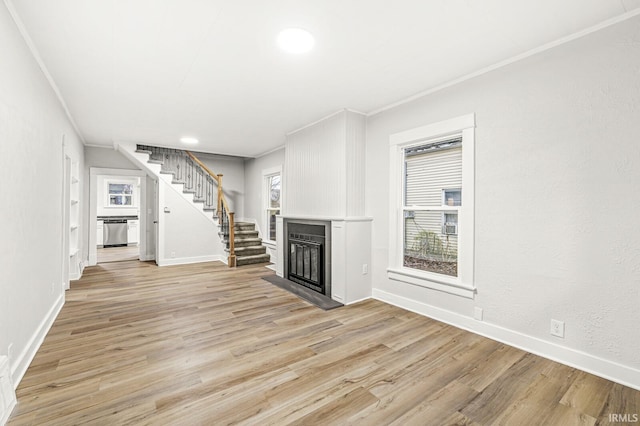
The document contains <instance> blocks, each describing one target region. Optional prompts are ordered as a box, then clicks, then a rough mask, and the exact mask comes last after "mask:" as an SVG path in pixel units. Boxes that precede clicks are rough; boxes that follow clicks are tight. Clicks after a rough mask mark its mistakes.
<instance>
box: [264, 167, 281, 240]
mask: <svg viewBox="0 0 640 426" xmlns="http://www.w3.org/2000/svg"><path fill="white" fill-rule="evenodd" d="M276 170H277V171H276ZM280 175H281V173H280V169H279V168H278V169H273V170H267V171H263V176H264V181H265V192H264V197H263V199H264V200H265V201H264V202H265V230H266V235H267V242H269V241H270V242H275V241H276V216H277V215H279V214H280V205H281V201H282V191H281V188H282V182H281V176H280Z"/></svg>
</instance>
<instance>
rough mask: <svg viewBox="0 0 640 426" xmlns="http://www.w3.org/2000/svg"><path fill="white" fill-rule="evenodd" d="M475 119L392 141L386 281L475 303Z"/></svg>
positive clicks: (416, 131)
mask: <svg viewBox="0 0 640 426" xmlns="http://www.w3.org/2000/svg"><path fill="white" fill-rule="evenodd" d="M473 128H474V116H473V115H468V116H463V117H458V118H455V119H452V120H447V121H444V122H440V123H435V124H431V125H427V126H423V127H420V128H417V129H412V130H408V131H406V132H402V133H398V134H395V135H392V136H391V162H392V164H391V173H392V176H391V182H392V188H391V191H390V192H391V204H392V208H393V213H392V220H391V223H392V224H391V229H390V237H391V254H390V265H389V269H388V271H389V278H391V279H393V280H397V281H403V282H408V283H411V284H416V285H421V286H425V287H429V288H433V289H437V290H442V291H446V292H449V293H453V294H458V295H461V296H466V297H473V294H474V290H475V289H474V284H473V204H474V181H473V177H474V141H473V139H474V138H473V136H474V135H473Z"/></svg>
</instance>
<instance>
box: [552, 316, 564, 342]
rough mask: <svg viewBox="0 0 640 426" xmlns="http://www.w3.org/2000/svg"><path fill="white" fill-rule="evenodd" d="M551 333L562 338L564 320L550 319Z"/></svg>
mask: <svg viewBox="0 0 640 426" xmlns="http://www.w3.org/2000/svg"><path fill="white" fill-rule="evenodd" d="M551 335H552V336H556V337H561V338H563V339H564V321H558V320H555V319H552V320H551Z"/></svg>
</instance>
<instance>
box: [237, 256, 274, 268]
mask: <svg viewBox="0 0 640 426" xmlns="http://www.w3.org/2000/svg"><path fill="white" fill-rule="evenodd" d="M269 262H271V256H269V255H268V254H257V255H255V256H237V255H236V266H242V265H253V264H255V263H269Z"/></svg>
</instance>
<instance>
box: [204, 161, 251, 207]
mask: <svg viewBox="0 0 640 426" xmlns="http://www.w3.org/2000/svg"><path fill="white" fill-rule="evenodd" d="M195 155H196V156H197V157H198V159H199V160H200V161H202V162H203V163H204V164H205V165H206V166H207V167H208V168H209V170H211V171H212V172H213V173H216V174H222V175H223V176H222V190H223V192H224V196H225V198H226V199H227V202H228V203H229V208H230V209H231V211H233V212H234V213H235V216H236V217H244V202H245V201H244V198H245V194H244V158H242V157H231V156H226V155H214V154H205V153H200V152H197V153H195Z"/></svg>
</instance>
